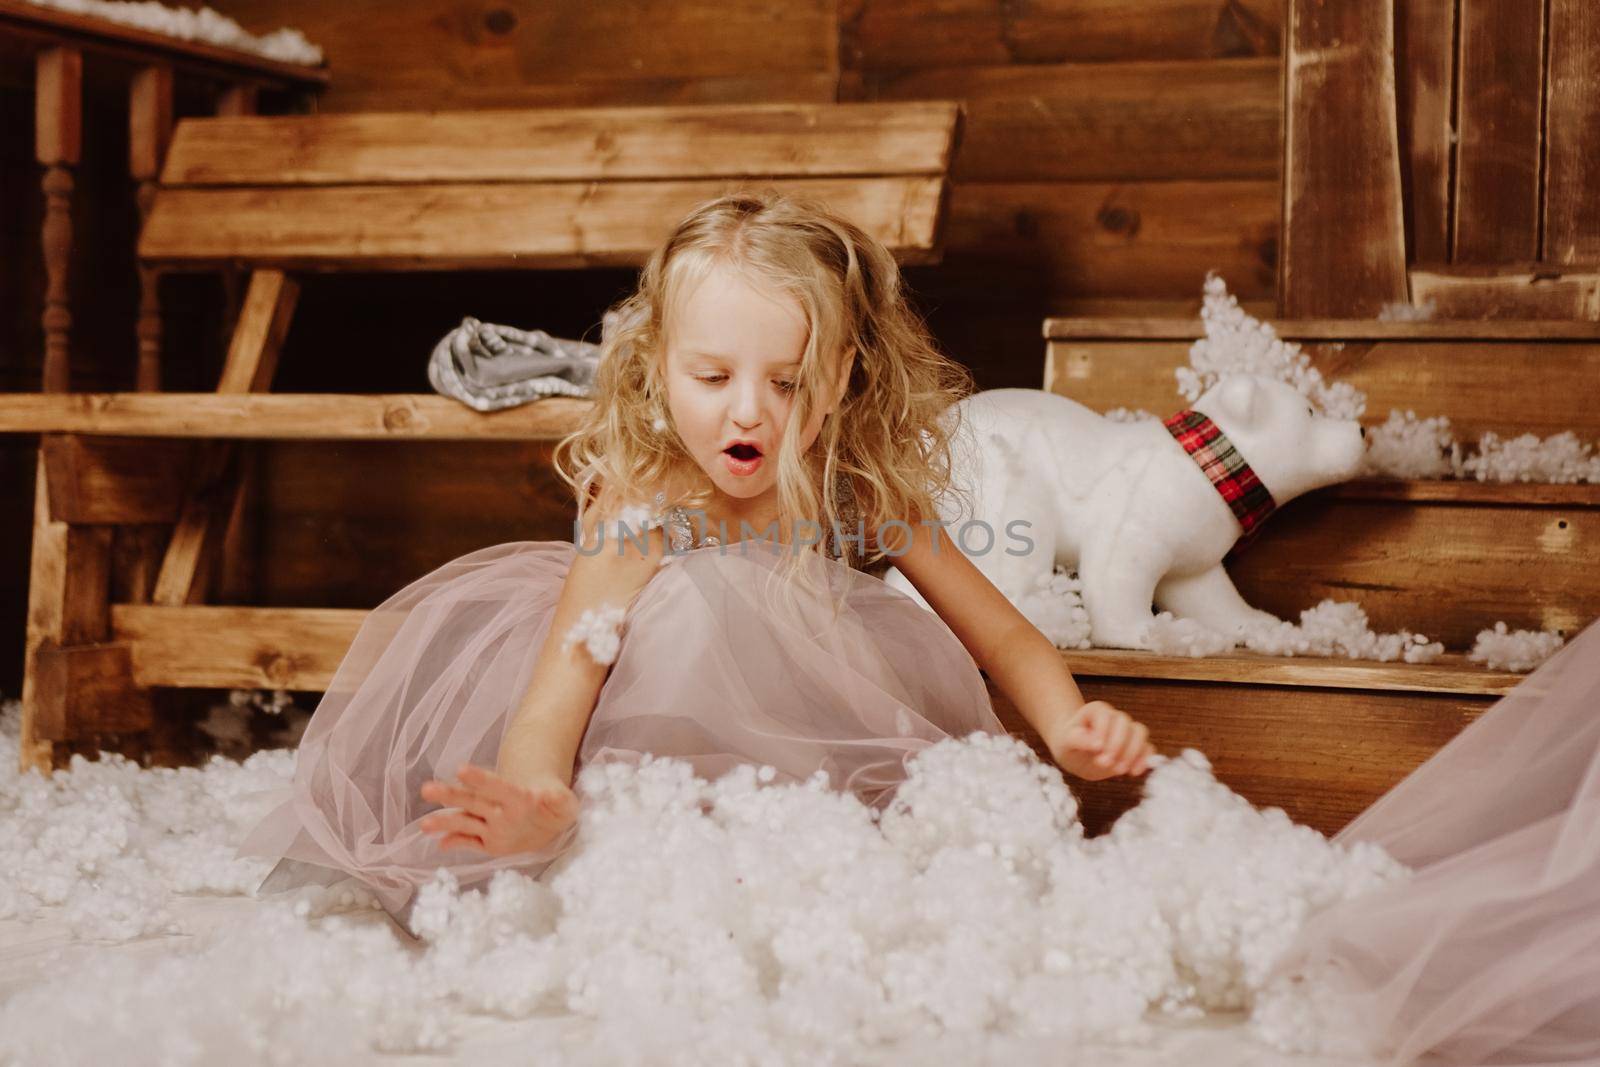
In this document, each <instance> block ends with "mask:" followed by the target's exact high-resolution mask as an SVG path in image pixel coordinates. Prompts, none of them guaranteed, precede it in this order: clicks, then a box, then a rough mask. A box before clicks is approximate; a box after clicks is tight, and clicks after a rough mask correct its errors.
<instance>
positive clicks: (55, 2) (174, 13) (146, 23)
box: [27, 0, 322, 67]
mask: <svg viewBox="0 0 1600 1067" xmlns="http://www.w3.org/2000/svg"><path fill="white" fill-rule="evenodd" d="M27 2H28V3H30V4H33V5H34V6H35V7H48V8H53V9H55V10H56V11H65V12H67V13H68V14H70V15H88V16H89V17H91V18H100V19H105V20H106V21H107V22H115V23H117V24H119V25H122V26H133V27H135V28H136V29H141V30H147V31H149V32H151V33H159V34H163V35H165V36H167V37H176V38H178V39H179V40H183V41H202V42H204V43H206V44H214V45H218V46H220V47H222V48H232V49H236V50H238V51H240V52H250V53H252V54H254V55H258V56H264V57H266V58H267V59H276V60H279V61H280V62H283V63H299V64H302V65H304V66H308V67H315V66H319V65H321V63H322V49H321V48H318V47H317V46H316V45H314V44H312V43H311V42H310V41H308V40H306V37H305V34H303V33H301V32H300V31H299V30H296V29H290V28H288V27H284V28H283V29H278V30H273V31H272V32H271V33H269V34H266V35H264V36H259V37H258V36H256V35H255V34H253V33H250V32H248V31H246V30H245V28H244V27H243V26H240V25H239V24H238V23H237V22H235V21H234V20H233V19H231V18H229V17H228V16H226V15H223V14H219V13H218V12H216V11H213V10H211V8H209V7H202V8H185V7H168V6H167V5H165V4H161V3H157V2H156V0H27Z"/></svg>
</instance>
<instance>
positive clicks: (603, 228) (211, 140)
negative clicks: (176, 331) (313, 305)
mask: <svg viewBox="0 0 1600 1067" xmlns="http://www.w3.org/2000/svg"><path fill="white" fill-rule="evenodd" d="M960 120H961V110H960V107H959V105H957V104H954V103H944V102H921V103H910V104H840V105H790V104H775V105H744V106H695V107H670V108H594V109H576V110H527V111H524V110H515V111H510V110H508V111H484V112H464V113H457V114H452V113H432V114H415V113H403V114H344V115H313V116H287V117H229V118H208V119H192V120H187V121H184V122H182V123H180V124H179V125H178V127H177V129H176V131H175V133H174V136H173V140H172V145H171V149H170V151H169V152H168V155H167V158H166V162H165V166H164V168H163V170H162V173H161V180H160V184H159V186H158V187H157V188H156V189H155V192H154V199H153V201H152V204H151V208H150V212H149V216H148V218H147V220H146V223H145V226H144V229H143V231H142V233H141V236H140V241H139V255H140V260H141V264H142V265H143V266H145V267H147V268H149V269H154V270H160V271H178V270H185V271H192V270H214V269H220V268H236V267H237V268H243V269H248V270H249V271H250V272H251V274H250V280H249V285H248V288H247V290H246V293H245V297H244V300H243V304H242V307H241V309H240V313H239V316H238V319H237V325H236V328H235V330H234V332H233V336H232V341H231V344H230V345H229V348H228V352H227V355H226V358H225V360H224V364H223V368H222V372H221V376H220V380H219V382H218V386H217V389H216V392H215V393H210V394H171V393H157V392H142V393H128V394H99V395H91V394H64V393H58V394H45V395H31V394H30V395H11V396H6V397H0V432H29V433H39V434H41V435H43V436H42V439H41V447H40V453H39V463H38V471H39V474H38V490H37V492H38V509H37V511H36V514H37V516H38V519H37V521H36V524H35V530H34V541H33V545H34V547H33V553H34V555H33V565H32V572H31V577H30V583H31V584H30V590H29V597H30V603H29V616H28V638H27V659H26V664H25V676H24V686H23V725H22V753H21V763H22V767H23V768H24V769H26V768H28V767H38V768H40V769H50V768H52V767H54V766H59V765H60V763H61V761H62V758H63V753H64V747H63V743H70V742H75V741H77V742H82V741H92V740H97V739H99V737H100V736H101V735H112V737H113V740H114V735H116V734H119V733H125V732H129V731H142V730H147V729H149V728H150V727H151V726H152V725H153V710H152V704H151V700H150V689H151V687H153V686H179V687H226V686H247V687H272V688H308V689H315V688H318V687H319V686H320V685H321V684H323V682H324V681H325V680H326V677H327V676H328V675H329V674H331V671H332V667H333V666H334V665H336V664H337V662H338V660H339V659H340V657H341V656H342V655H343V652H344V649H345V647H346V646H347V645H348V643H349V640H350V638H351V636H352V635H353V633H354V628H355V626H356V625H358V624H359V619H360V617H362V615H363V614H364V613H361V612H354V613H351V612H339V611H324V610H319V609H300V610H289V611H285V610H281V609H251V608H238V607H230V608H206V607H203V606H197V605H199V604H200V602H201V601H203V600H204V599H205V595H206V578H207V574H208V573H209V570H210V567H209V561H210V560H211V559H212V558H213V557H214V556H215V554H216V552H217V550H218V546H219V542H220V541H221V538H222V533H223V531H224V529H225V528H226V526H227V525H228V523H229V520H230V517H232V516H234V515H235V512H236V509H237V508H238V507H239V503H240V480H239V477H238V473H237V464H236V459H237V457H236V454H235V445H234V443H233V440H237V439H241V438H258V439H259V438H292V437H308V438H319V439H328V438H348V437H367V438H386V439H402V438H403V439H426V440H442V439H460V438H481V437H502V438H506V437H509V438H516V439H524V440H540V439H555V438H559V437H560V436H562V435H563V434H565V433H566V432H568V431H569V430H570V429H572V428H573V427H574V426H575V424H576V421H577V419H578V417H579V416H580V414H581V412H582V411H583V410H584V408H585V407H586V406H587V405H588V401H585V400H574V399H571V398H546V399H542V400H539V401H537V402H535V403H532V404H529V405H527V406H525V407H521V408H515V409H511V410H508V411H503V412H498V413H494V414H489V415H485V414H479V413H476V412H473V411H471V410H469V409H467V408H466V407H464V406H463V405H461V404H460V403H458V402H457V401H455V400H451V399H447V398H444V397H439V396H433V395H424V396H350V395H325V394H318V395H310V396H291V395H273V394H270V393H269V392H268V389H269V386H270V383H271V381H272V377H273V373H274V369H275V367H276V364H277V358H278V353H279V350H280V348H281V346H282V344H283V341H284V338H285V336H286V335H287V333H288V329H289V324H290V321H291V319H292V317H293V315H294V309H295V302H296V296H297V294H298V292H299V288H300V280H301V276H302V275H303V274H304V273H306V272H314V271H343V270H360V271H403V270H466V269H475V270H476V269H486V268H488V269H506V270H529V269H559V268H580V267H589V266H600V265H605V266H618V265H638V264H641V263H642V262H643V261H644V259H645V258H646V257H647V255H648V253H649V252H650V251H651V249H653V248H654V247H655V246H656V245H658V244H659V243H660V242H661V240H662V239H663V238H664V237H665V236H666V235H667V233H668V232H669V231H670V229H671V227H672V226H673V225H674V224H675V223H676V222H677V221H678V220H679V219H681V218H682V217H683V216H684V215H685V214H687V213H688V211H689V210H690V209H691V208H693V207H694V206H695V205H696V204H698V203H701V202H703V201H705V200H708V199H711V198H713V197H716V196H718V195H721V194H723V193H725V192H728V191H732V190H735V189H739V188H767V187H771V188H776V189H779V190H782V191H785V192H789V193H793V194H799V195H804V196H808V197H814V198H817V199H820V200H823V201H825V202H827V203H828V204H829V205H830V206H831V207H832V208H833V209H834V210H836V211H838V212H839V213H841V214H842V215H844V216H846V217H848V218H850V219H851V220H852V221H854V222H856V223H857V224H858V225H860V226H862V227H863V228H864V229H866V230H867V231H868V232H870V233H872V234H873V235H874V236H876V237H877V238H878V239H880V240H882V241H883V242H884V243H885V244H886V245H887V246H888V247H889V248H890V249H891V250H892V251H893V252H894V253H895V255H896V256H897V258H898V259H899V260H900V261H901V262H902V263H930V262H935V261H937V259H938V258H939V257H940V255H941V247H940V240H939V238H940V231H941V223H942V216H943V213H944V204H945V200H946V188H947V179H946V176H947V174H948V171H949V167H950V161H951V158H952V156H953V154H954V151H955V148H956V144H957V141H958V138H959V133H960ZM464 310H467V309H464ZM601 310H602V309H600V308H596V309H595V317H596V318H597V319H598V317H599V312H600V311H601ZM145 325H146V327H147V328H152V329H153V324H149V323H146V324H145ZM183 438H212V439H233V440H223V441H222V442H221V443H216V444H205V445H196V444H195V443H194V442H192V441H191V442H185V441H183V440H182V439H183ZM152 439H155V440H152ZM127 526H144V527H147V528H149V527H156V528H160V529H161V530H162V533H163V536H162V537H160V538H159V540H155V541H153V542H151V543H150V544H149V546H148V553H149V557H150V558H149V559H148V560H147V561H145V562H146V563H147V566H145V567H144V568H143V569H142V570H141V568H140V566H139V565H138V563H139V561H137V560H135V561H134V564H133V571H134V572H135V574H134V577H133V578H132V579H130V580H128V581H125V582H123V583H121V584H123V585H125V586H127V595H126V596H125V597H123V598H122V602H120V603H115V604H114V603H112V602H111V601H112V598H111V594H110V587H111V582H110V580H109V578H110V574H111V571H112V540H113V539H112V533H113V531H114V530H115V529H117V528H119V527H127ZM168 529H170V531H171V532H170V536H166V535H165V530H168ZM118 562H119V566H126V565H127V564H128V561H127V560H126V559H121V560H119V561H118ZM141 574H142V577H141ZM219 612H220V613H221V614H219ZM175 653H176V654H179V659H174V658H173V655H174V654H175Z"/></svg>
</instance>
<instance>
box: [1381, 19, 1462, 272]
mask: <svg viewBox="0 0 1600 1067" xmlns="http://www.w3.org/2000/svg"><path fill="white" fill-rule="evenodd" d="M1456 3H1457V0H1407V2H1405V3H1402V4H1400V5H1399V9H1398V11H1397V12H1396V14H1397V16H1398V21H1397V22H1396V24H1395V49H1396V58H1397V60H1398V62H1397V69H1398V71H1399V83H1398V85H1397V87H1396V89H1397V94H1398V98H1399V104H1400V127H1399V130H1400V151H1401V156H1400V161H1401V171H1402V176H1403V179H1404V182H1405V193H1406V196H1405V204H1406V221H1407V227H1406V228H1407V232H1408V233H1409V235H1410V240H1409V248H1408V258H1409V259H1410V261H1411V262H1413V263H1418V262H1421V263H1428V262H1437V263H1448V262H1449V261H1450V235H1451V228H1452V223H1451V213H1450V177H1451V176H1450V166H1451V161H1452V160H1453V159H1454V157H1455V71H1456V56H1455V32H1456Z"/></svg>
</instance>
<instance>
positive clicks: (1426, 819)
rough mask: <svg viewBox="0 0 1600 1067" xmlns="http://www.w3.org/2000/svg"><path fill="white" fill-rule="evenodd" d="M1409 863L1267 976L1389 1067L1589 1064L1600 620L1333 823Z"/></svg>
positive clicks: (1324, 919) (1597, 852) (1592, 1051)
mask: <svg viewBox="0 0 1600 1067" xmlns="http://www.w3.org/2000/svg"><path fill="white" fill-rule="evenodd" d="M1334 840H1335V841H1337V842H1340V843H1346V844H1354V843H1355V842H1358V841H1370V842H1373V843H1375V844H1378V845H1381V846H1383V847H1384V848H1385V849H1386V850H1387V851H1388V852H1389V853H1390V854H1391V855H1393V856H1394V857H1395V858H1396V859H1398V860H1400V861H1401V862H1402V863H1405V864H1407V865H1408V866H1410V867H1412V868H1414V869H1415V872H1416V873H1415V875H1414V877H1412V878H1411V879H1410V880H1408V881H1405V882H1402V883H1399V884H1396V885H1393V886H1390V887H1386V888H1384V889H1382V890H1380V891H1378V892H1376V893H1371V894H1366V895H1363V896H1360V897H1356V898H1354V899H1352V900H1349V901H1346V902H1345V903H1343V904H1340V905H1337V906H1335V907H1333V908H1330V909H1328V910H1327V911H1324V912H1322V913H1320V914H1318V915H1316V916H1313V917H1312V919H1311V921H1310V922H1309V923H1308V924H1307V925H1306V927H1305V928H1304V929H1303V930H1302V932H1301V934H1300V936H1299V939H1298V940H1297V941H1296V942H1295V944H1294V945H1293V946H1292V947H1291V948H1290V949H1289V951H1288V952H1287V953H1285V954H1284V956H1283V957H1282V958H1281V959H1280V960H1279V963H1278V975H1279V976H1280V977H1289V978H1292V979H1299V980H1305V981H1314V982H1316V983H1318V986H1317V988H1318V989H1319V1002H1320V1005H1321V1009H1322V1010H1323V1011H1325V1012H1326V1013H1327V1015H1328V1016H1329V1017H1330V1018H1333V1019H1340V1020H1343V1021H1344V1024H1345V1025H1347V1026H1348V1027H1350V1028H1351V1030H1352V1031H1353V1032H1355V1033H1358V1034H1360V1035H1362V1037H1363V1040H1364V1041H1365V1042H1366V1043H1367V1044H1368V1045H1369V1046H1370V1047H1371V1048H1372V1050H1373V1051H1374V1052H1376V1053H1377V1054H1379V1055H1381V1056H1382V1057H1384V1061H1385V1062H1387V1063H1395V1064H1410V1063H1421V1064H1452V1065H1458V1064H1459V1065H1466V1064H1471V1065H1472V1067H1480V1065H1482V1067H1487V1065H1502V1067H1504V1065H1512V1064H1515V1065H1517V1067H1545V1065H1554V1064H1580V1063H1581V1064H1600V623H1595V624H1591V625H1590V626H1589V627H1588V628H1587V629H1585V630H1584V631H1583V632H1582V633H1580V634H1578V635H1577V636H1576V637H1575V638H1573V640H1572V641H1570V642H1569V643H1568V644H1567V646H1566V647H1565V648H1563V649H1561V650H1560V651H1559V652H1557V653H1556V654H1555V655H1554V656H1552V657H1551V658H1550V659H1548V660H1546V661H1545V662H1544V664H1543V665H1541V666H1540V667H1539V669H1538V670H1536V671H1534V672H1533V673H1532V674H1530V675H1529V676H1528V677H1527V678H1525V679H1523V681H1522V682H1521V683H1520V684H1518V686H1517V687H1516V688H1515V689H1513V690H1512V691H1511V692H1510V693H1507V694H1506V695H1505V696H1504V697H1502V698H1501V699H1500V700H1499V701H1498V702H1497V703H1496V704H1495V705H1494V707H1492V708H1490V709H1489V710H1488V711H1487V712H1485V713H1484V714H1483V716H1482V717H1481V718H1479V720H1478V721H1477V722H1475V723H1473V724H1472V725H1471V726H1469V727H1468V728H1467V729H1465V730H1463V731H1462V732H1461V733H1460V734H1458V735H1457V736H1456V738H1455V739H1454V740H1453V741H1451V742H1450V743H1449V744H1448V745H1446V746H1445V747H1444V748H1442V749H1440V750H1439V751H1438V753H1436V754H1435V755H1434V757H1433V758H1432V759H1430V760H1428V761H1427V762H1426V763H1424V764H1423V765H1422V766H1421V767H1419V768H1417V769H1416V770H1415V771H1414V772H1412V774H1411V775H1409V776H1408V777H1407V778H1406V779H1405V780H1404V781H1402V782H1401V783H1400V784H1399V785H1397V786H1395V788H1394V789H1392V790H1390V791H1389V792H1388V793H1387V794H1385V795H1384V796H1383V797H1382V798H1380V799H1379V800H1378V801H1377V803H1375V804H1373V805H1372V807H1370V808H1368V809H1367V810H1366V811H1365V812H1363V813H1362V814H1361V815H1360V816H1359V817H1358V818H1356V820H1355V821H1354V822H1352V823H1351V824H1350V825H1349V826H1347V827H1345V828H1344V830H1342V831H1341V832H1340V833H1339V834H1338V835H1337V836H1336V837H1335V838H1334Z"/></svg>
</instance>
